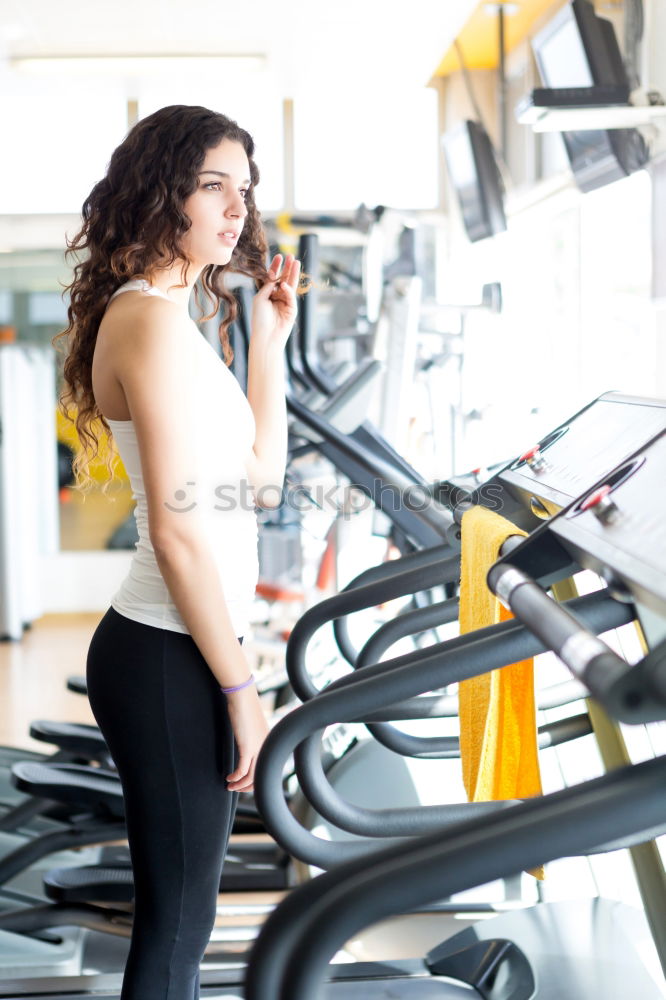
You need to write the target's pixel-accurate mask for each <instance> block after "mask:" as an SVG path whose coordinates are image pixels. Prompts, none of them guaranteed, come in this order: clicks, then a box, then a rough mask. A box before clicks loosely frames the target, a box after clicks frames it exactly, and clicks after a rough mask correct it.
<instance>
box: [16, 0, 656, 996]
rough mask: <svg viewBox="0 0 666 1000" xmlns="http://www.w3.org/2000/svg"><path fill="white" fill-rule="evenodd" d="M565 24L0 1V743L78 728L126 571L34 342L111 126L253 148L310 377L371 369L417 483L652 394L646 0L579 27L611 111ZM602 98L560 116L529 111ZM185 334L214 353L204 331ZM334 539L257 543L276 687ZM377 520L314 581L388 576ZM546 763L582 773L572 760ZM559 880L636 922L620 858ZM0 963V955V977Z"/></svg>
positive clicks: (433, 13)
mask: <svg viewBox="0 0 666 1000" xmlns="http://www.w3.org/2000/svg"><path fill="white" fill-rule="evenodd" d="M569 6H570V5H569V3H562V0H515V2H508V0H507V2H500V3H489V2H483V0H482V2H478V0H456V2H455V3H453V2H448V3H446V2H441V0H412V2H411V3H410V4H409V5H407V6H405V5H404V4H398V3H396V2H393V0H384V2H380V0H365V2H361V3H359V2H351V0H338V2H337V3H334V4H332V3H331V4H325V3H320V2H318V0H315V2H309V3H305V2H303V0H289V2H287V3H274V2H268V0H256V2H255V3H254V4H252V5H251V6H250V7H243V6H242V5H238V4H232V3H229V2H228V0H227V2H220V0H217V2H215V3H213V2H210V0H192V2H191V3H190V4H188V5H187V6H186V7H184V6H183V5H180V4H176V3H172V2H165V0H161V2H160V3H158V2H157V0H135V2H133V3H129V2H127V0H115V2H114V3H109V2H108V0H99V2H94V3H82V2H80V0H59V2H57V3H53V2H47V0H23V2H22V3H20V4H19V2H18V0H5V2H4V4H3V5H2V7H1V8H0V108H1V109H2V119H1V120H2V124H3V130H4V136H5V140H4V143H3V153H2V156H1V157H0V216H1V217H0V340H1V341H2V344H1V345H0V361H4V360H5V358H6V356H7V355H8V354H9V353H10V352H14V354H15V353H16V351H17V349H21V350H22V351H23V352H24V354H23V356H24V358H25V359H27V361H26V363H25V364H23V365H22V364H20V363H19V364H17V365H16V366H15V367H14V366H13V363H12V364H9V363H7V364H5V365H4V366H2V367H0V421H1V422H2V439H1V445H0V455H1V458H0V462H1V467H0V534H1V538H0V563H1V565H0V574H1V579H0V607H1V608H2V614H3V622H2V630H3V635H4V637H5V639H6V642H4V643H3V644H2V646H1V647H0V696H1V705H0V742H1V743H3V744H11V745H12V746H17V747H23V748H25V749H26V750H30V751H31V752H35V751H39V752H43V751H44V744H43V743H38V742H37V741H36V740H34V739H32V738H31V736H30V735H29V725H30V722H31V721H32V720H33V719H34V718H38V717H53V718H59V719H63V720H64V719H67V720H69V721H72V722H74V721H79V722H90V721H91V716H90V713H89V710H88V708H87V706H86V704H85V701H84V699H82V698H81V697H80V696H77V695H76V694H74V693H72V692H67V691H66V690H65V687H64V681H65V679H66V677H67V676H68V675H69V674H72V673H81V672H83V667H84V656H85V650H86V645H87V640H88V638H89V636H90V634H91V633H92V631H93V629H94V626H95V624H96V622H97V620H98V619H99V617H100V615H101V613H102V612H103V611H104V610H105V608H106V606H107V605H108V598H109V596H110V594H111V593H113V591H114V590H115V589H116V588H117V586H118V584H119V583H120V581H121V580H122V578H123V577H124V576H125V574H126V572H127V568H128V565H129V561H130V559H131V555H132V547H133V542H132V535H131V511H132V507H133V502H132V496H131V490H130V488H129V484H128V481H127V478H126V476H125V475H124V472H123V470H122V467H120V468H119V471H118V476H117V479H116V481H115V482H114V484H113V488H112V490H111V493H110V495H108V496H107V495H105V494H103V493H102V491H101V482H102V475H103V468H104V465H103V463H99V467H98V471H97V480H98V482H97V487H96V488H95V489H94V490H93V491H92V492H91V493H90V494H89V495H88V496H87V497H86V498H85V499H84V498H83V497H82V496H81V495H80V494H79V493H78V492H77V491H76V490H74V489H72V488H71V477H68V468H67V466H68V461H69V457H71V452H70V451H69V449H71V448H75V447H76V440H75V438H73V437H72V431H71V427H68V426H67V425H66V424H65V423H64V422H63V420H62V418H61V417H60V416H59V415H58V414H57V412H56V394H57V391H58V390H59V387H60V374H59V366H60V365H61V361H59V360H58V359H57V358H56V356H55V352H54V351H53V349H52V347H51V338H52V337H53V336H54V335H55V334H56V333H57V332H59V331H60V330H61V329H63V328H64V326H66V322H67V320H66V308H67V302H66V299H63V295H62V288H63V286H64V285H65V284H66V283H67V282H68V281H69V280H70V278H69V275H70V269H69V268H70V265H69V264H68V263H67V261H66V260H65V257H64V243H65V234H67V233H70V234H72V233H73V232H74V231H75V230H76V227H77V223H78V218H79V213H80V210H81V205H82V202H83V199H84V197H85V196H86V194H87V192H88V191H89V190H90V188H91V186H92V185H93V184H94V183H95V182H96V181H97V180H98V179H99V178H100V177H101V176H102V174H103V171H104V169H105V165H106V163H107V161H108V158H109V155H110V153H111V151H112V150H113V149H114V148H115V146H116V145H117V144H118V143H119V142H120V141H121V139H122V138H123V136H124V134H125V132H126V130H127V128H128V127H130V126H131V125H132V124H133V123H134V122H136V121H137V120H138V119H140V118H142V117H144V116H145V115H147V114H150V113H151V112H153V111H154V110H156V109H157V108H159V107H162V106H165V105H168V104H173V103H181V104H202V105H205V106H209V107H212V108H214V109H216V110H220V111H222V112H224V113H225V114H228V115H229V116H231V117H233V118H235V119H236V120H237V121H238V122H239V123H240V124H241V125H243V126H244V127H245V128H247V129H248V130H249V131H250V133H251V134H252V135H253V137H254V138H255V142H256V160H257V163H258V165H259V167H260V170H261V175H262V179H261V183H260V186H259V188H258V190H257V203H258V206H259V208H260V210H261V213H262V217H263V220H264V223H265V225H266V228H267V232H268V234H269V238H270V241H271V244H272V245H274V246H275V247H279V248H280V249H281V250H283V251H284V250H297V249H298V247H299V240H301V238H302V237H303V235H304V234H314V236H315V237H316V245H317V248H318V265H317V274H316V277H317V296H316V317H315V321H314V326H313V330H314V336H313V342H312V343H311V345H310V348H311V350H312V351H314V354H315V355H316V357H317V363H318V364H320V365H322V366H326V365H331V366H332V365H342V366H346V369H345V372H346V374H349V373H350V372H351V371H353V370H354V368H355V367H356V366H357V365H358V364H359V363H360V362H365V361H368V360H369V359H374V360H377V361H379V362H380V366H381V370H382V374H381V375H380V377H379V378H378V379H376V380H375V381H374V382H373V391H372V392H368V394H367V397H364V400H365V402H364V405H366V407H367V413H368V415H369V416H370V417H371V419H373V420H374V422H375V423H376V424H377V425H378V426H379V427H380V428H381V429H382V430H383V432H384V434H385V436H386V437H387V439H388V440H389V442H390V443H391V445H392V446H393V447H394V448H395V449H396V450H397V451H398V452H400V453H401V454H402V455H404V456H405V457H406V459H407V460H408V462H409V463H410V464H411V465H412V466H414V467H415V468H417V469H418V470H419V471H420V472H421V473H422V474H423V475H424V476H425V477H426V478H427V479H428V480H429V481H432V480H436V479H443V478H445V477H451V476H453V477H455V476H464V475H466V474H468V473H469V472H470V470H476V473H475V475H476V477H477V481H479V482H480V481H483V479H484V477H485V475H486V474H487V472H486V470H488V469H489V468H491V467H494V466H496V465H497V464H498V463H501V462H502V461H503V460H507V459H508V458H510V457H512V456H515V455H520V454H522V453H523V452H524V451H525V449H526V448H527V447H529V446H530V445H531V444H533V443H534V442H536V441H538V440H539V439H540V438H542V437H543V435H544V434H546V433H547V432H548V431H549V430H551V429H552V428H554V427H557V426H558V425H559V424H561V423H562V421H563V420H565V419H566V418H568V417H569V416H570V415H571V414H574V413H576V412H577V411H578V410H580V409H581V408H582V407H584V406H586V405H587V404H588V403H589V402H590V401H591V400H593V399H594V398H595V397H597V396H599V395H601V394H603V393H605V392H608V391H617V392H620V393H622V394H626V395H628V396H639V397H646V398H651V399H664V398H666V235H665V233H666V226H665V221H664V220H665V218H666V106H665V105H664V98H665V96H666V61H665V60H664V57H663V53H664V50H665V49H664V46H665V44H666V3H664V2H663V0H642V2H641V0H596V2H595V4H594V9H595V10H596V13H597V15H599V16H600V17H602V18H603V19H605V20H606V21H607V22H610V24H612V26H613V28H614V34H615V37H616V39H617V42H618V45H619V49H620V52H621V55H622V60H623V67H624V73H625V75H626V93H623V91H622V85H621V84H620V83H619V82H618V81H616V90H615V92H613V93H611V91H613V86H612V85H611V83H612V81H609V80H602V81H600V80H597V79H592V78H588V77H589V72H590V70H589V66H588V63H586V62H585V58H586V56H589V53H588V52H586V51H585V50H584V48H582V49H581V48H580V46H581V42H580V40H578V41H577V40H576V39H573V38H569V37H568V36H566V37H565V33H563V34H562V36H561V38H562V39H564V41H561V46H564V48H562V47H560V49H559V50H558V48H557V44H556V43H553V44H552V45H551V46H550V48H549V41H552V38H554V37H555V36H554V35H552V34H551V35H549V32H550V29H551V27H552V25H553V24H556V23H558V18H560V19H561V18H562V16H563V12H564V11H565V8H569ZM567 39H568V40H567ZM583 40H584V39H583ZM566 45H570V48H568V49H567V48H566ZM576 45H578V47H576ZM586 73H587V74H588V75H587V76H586ZM549 74H550V78H548V75H549ZM600 83H601V84H604V85H606V86H607V91H606V92H605V93H602V94H601V96H599V94H595V96H594V98H591V97H588V98H587V99H583V98H581V96H580V94H578V96H577V95H576V94H573V95H572V94H569V95H568V96H567V97H566V99H565V98H564V97H562V98H561V102H560V104H557V102H555V106H548V100H547V99H546V98H544V97H543V92H541V93H542V96H541V97H539V93H540V91H539V90H538V89H537V88H590V89H594V85H597V84H600ZM540 100H541V101H543V102H545V103H544V104H540V103H539V101H540ZM551 104H553V102H552V100H551ZM582 105H585V106H584V107H583V106H582ZM558 115H559V117H558ZM567 115H568V116H569V117H568V118H567V117H566V116H567ZM618 115H619V116H621V117H620V118H619V117H618ZM577 116H578V117H577ZM585 116H587V117H585ZM618 121H620V123H621V125H622V128H621V129H619V130H618V129H616V125H617V123H618ZM470 122H471V123H472V124H471V125H470V124H469V123H470ZM575 136H577V137H578V140H579V142H580V143H581V144H582V145H583V146H585V144H586V143H587V145H586V146H585V150H584V151H583V152H581V149H580V145H579V147H576V140H575V138H574V139H572V137H575ZM581 136H583V139H581ZM619 136H622V137H623V141H622V142H620V141H619V139H618V138H617V137H619ZM566 137H568V141H567V138H566ZM585 137H587V138H585ZM609 137H611V138H609ZM242 286H243V282H242V281H241V282H239V287H242ZM203 333H204V335H206V336H207V337H209V339H210V340H211V343H213V344H216V342H217V341H216V324H215V323H214V322H212V323H208V324H206V325H205V327H204V330H203ZM324 465H325V463H324ZM63 466H64V468H63ZM298 474H299V476H301V477H302V481H303V482H304V483H305V484H306V485H307V486H308V489H309V490H310V491H311V492H314V490H315V488H316V487H317V486H321V485H322V484H330V482H331V481H333V482H334V483H337V482H338V480H337V479H336V478H335V477H333V480H331V477H330V473H329V471H327V470H326V469H325V470H324V471H322V469H321V468H320V467H319V466H318V465H316V463H315V465H313V466H312V467H310V466H307V467H301V468H300V472H299V473H298ZM308 476H309V478H308ZM128 518H129V521H128ZM332 520H333V516H332V514H331V511H330V510H329V509H320V508H319V507H318V506H317V505H316V504H310V505H306V509H305V510H303V511H301V512H300V519H299V523H298V525H295V524H293V523H288V524H282V525H277V524H276V523H275V522H274V521H272V520H271V518H270V517H269V518H267V519H266V523H264V524H263V525H262V549H261V557H262V580H263V581H264V583H265V585H266V586H265V590H264V592H263V593H262V595H260V596H259V597H258V599H257V612H256V619H257V624H256V634H255V636H254V638H253V637H252V636H250V637H249V640H248V641H247V643H246V646H247V648H248V650H249V653H248V655H249V656H250V657H252V656H254V657H255V658H256V661H257V663H263V662H265V661H270V662H271V663H272V664H273V666H274V668H275V669H279V668H280V667H281V666H282V665H283V661H284V641H285V636H286V635H287V634H288V632H289V630H290V628H291V626H292V625H293V622H294V621H295V619H296V618H297V617H298V614H299V613H300V612H301V611H302V610H303V609H304V608H305V607H306V606H308V605H309V604H312V603H314V602H315V600H316V599H320V597H321V596H322V593H326V590H325V588H324V590H323V591H322V590H321V589H320V590H318V589H317V584H318V583H321V579H322V557H323V556H324V554H325V552H327V541H328V539H329V537H330V534H329V529H330V526H331V522H332ZM378 520H379V519H378V517H377V515H376V514H375V512H373V511H370V510H367V509H364V510H362V511H359V514H358V516H356V517H346V518H343V519H341V520H340V531H339V533H338V538H337V541H338V548H337V551H336V560H335V566H334V570H333V573H332V575H331V574H329V576H328V577H327V579H328V581H329V584H328V585H329V587H330V586H333V587H334V588H335V589H340V588H341V587H343V586H344V585H345V584H346V583H347V582H348V581H349V580H351V579H352V578H353V577H354V576H355V575H356V574H357V573H359V572H361V571H362V570H364V569H366V568H367V567H368V566H371V565H374V563H375V562H378V561H379V560H380V559H381V558H382V553H383V551H384V549H385V545H386V537H385V535H386V532H385V531H382V526H381V523H380V524H379V528H378ZM128 523H129V524H130V529H129V534H128ZM280 528H281V529H283V530H282V533H280V531H279V530H278V529H280ZM128 539H129V540H128ZM331 581H332V583H331ZM271 587H272V588H273V589H272V590H271ZM289 588H291V591H292V593H291V595H290V590H289ZM276 595H277V597H276ZM622 642H624V644H625V648H626V647H627V643H628V644H629V647H631V642H630V640H628V639H627V638H626V636H625V638H624V640H620V645H622ZM547 655H548V654H547ZM628 655H632V652H631V648H630V650H629V653H628ZM551 668H552V670H553V671H555V672H556V671H557V669H558V668H557V665H556V664H555V663H554V662H553V663H552V664H551ZM663 729H664V727H663V724H661V723H655V724H654V725H653V726H652V727H651V728H650V730H649V731H646V732H645V733H643V732H641V734H636V733H635V732H633V731H632V734H631V735H630V737H628V738H629V740H630V742H631V741H632V740H633V743H632V747H631V748H632V752H633V753H635V754H636V755H637V756H638V757H640V756H641V755H645V754H650V753H657V752H658V751H662V750H663V744H664V739H665V738H664V732H663ZM430 763H431V764H433V765H434V764H435V762H430ZM438 763H439V762H438ZM447 764H448V762H447ZM553 767H554V768H555V770H558V773H559V774H560V777H561V775H562V774H564V773H570V775H571V780H572V781H576V780H579V779H581V778H583V777H585V776H586V774H592V773H595V764H594V761H593V762H592V763H589V762H588V761H587V758H586V757H585V755H584V754H583V755H581V754H579V753H577V752H573V751H569V752H567V750H566V748H565V749H564V750H563V751H562V756H561V758H560V759H559V761H558V763H557V765H553ZM447 773H448V772H447ZM438 774H439V772H437V771H436V767H435V766H433V767H430V769H428V768H426V769H424V771H423V775H424V776H425V777H422V778H421V785H420V793H421V796H422V801H432V802H436V801H439V798H438V789H437V787H433V783H434V785H435V786H437V783H438V782H439V780H440V779H439V777H438V776H437V775H438ZM447 780H449V779H448V778H447ZM556 780H560V779H559V778H558V779H556V778H555V777H553V781H554V782H555V781H556ZM450 781H451V782H452V786H451V787H452V788H453V794H454V795H455V794H460V793H461V789H460V786H459V779H458V778H457V777H452V778H451V779H450ZM659 844H660V849H663V844H661V841H660V842H659ZM553 870H554V871H555V870H557V863H555V865H554V866H553ZM525 878H527V877H526V876H525ZM574 885H576V886H578V887H579V888H580V887H581V886H582V887H583V889H584V891H585V892H589V894H593V893H594V892H595V891H596V890H597V889H601V890H603V893H604V895H606V896H610V897H611V898H621V899H625V900H628V901H630V902H632V903H634V904H636V905H640V896H639V894H638V893H637V891H636V887H635V884H634V881H633V876H632V872H631V866H630V864H629V862H628V860H627V858H626V856H624V855H622V854H620V853H614V854H611V855H608V856H599V857H598V858H597V859H596V862H595V865H594V866H592V867H591V868H590V866H588V865H587V863H586V862H583V860H582V859H578V860H576V861H573V860H571V861H570V862H568V867H567V866H565V865H562V877H561V881H560V880H559V879H558V878H557V877H553V878H551V879H550V880H549V881H548V883H547V885H546V887H545V888H544V889H543V890H542V891H543V892H544V894H545V897H546V898H549V899H557V898H569V894H570V892H571V888H572V886H574ZM368 949H369V950H368V951H367V953H366V954H368V955H374V952H373V951H372V948H371V947H370V946H368ZM380 951H381V949H380ZM2 961H3V960H2V947H1V942H0V980H1V979H2V975H3V974H2V967H3V966H2ZM654 968H655V964H654V962H653V963H652V969H653V970H654ZM654 976H655V982H656V981H657V980H658V979H659V974H658V972H657V973H654Z"/></svg>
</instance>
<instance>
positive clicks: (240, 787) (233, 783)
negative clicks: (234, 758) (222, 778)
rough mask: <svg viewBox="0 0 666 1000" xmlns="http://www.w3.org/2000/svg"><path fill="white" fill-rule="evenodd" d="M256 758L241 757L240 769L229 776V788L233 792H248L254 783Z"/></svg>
mask: <svg viewBox="0 0 666 1000" xmlns="http://www.w3.org/2000/svg"><path fill="white" fill-rule="evenodd" d="M255 759H256V758H254V757H249V756H246V757H244V756H241V758H240V760H239V761H238V767H237V768H236V770H235V771H232V773H231V774H228V775H227V786H228V788H229V790H230V791H232V792H245V791H248V790H249V788H250V787H251V786H252V783H253V781H254V766H255Z"/></svg>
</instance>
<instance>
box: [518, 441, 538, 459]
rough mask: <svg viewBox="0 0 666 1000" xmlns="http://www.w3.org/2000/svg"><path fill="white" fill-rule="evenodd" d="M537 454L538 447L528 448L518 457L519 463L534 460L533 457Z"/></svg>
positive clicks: (536, 445)
mask: <svg viewBox="0 0 666 1000" xmlns="http://www.w3.org/2000/svg"><path fill="white" fill-rule="evenodd" d="M538 454H539V445H538V444H535V445H534V447H533V448H530V450H529V451H526V452H525V454H524V455H521V456H520V461H521V462H529V460H530V459H531V458H534V456H535V455H538Z"/></svg>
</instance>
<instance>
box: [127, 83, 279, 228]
mask: <svg viewBox="0 0 666 1000" xmlns="http://www.w3.org/2000/svg"><path fill="white" fill-rule="evenodd" d="M138 101H139V117H140V118H145V117H147V115H150V114H152V113H153V112H154V111H157V110H158V108H163V107H166V106H167V105H169V104H199V105H202V106H203V107H206V108H211V109H212V110H213V111H220V112H221V113H222V114H224V115H227V116H228V117H229V118H233V120H234V121H236V122H237V123H238V124H239V125H240V126H241V128H244V129H246V131H248V132H249V133H250V135H251V136H252V138H253V139H254V143H255V161H256V163H257V165H258V167H259V172H260V174H261V180H260V183H259V185H258V187H257V191H256V195H255V197H256V202H257V205H258V206H259V210H260V211H261V212H262V213H263V212H265V211H274V210H278V209H280V208H282V206H283V204H284V193H283V185H284V172H283V110H282V99H281V95H280V90H279V88H278V87H277V86H276V84H275V81H274V78H273V77H272V75H271V74H270V73H269V72H265V73H263V72H262V73H240V72H235V71H233V70H231V71H230V70H228V69H227V70H226V71H225V72H224V73H223V74H218V73H211V74H207V75H203V74H202V75H199V76H198V77H197V78H196V79H190V80H184V81H181V82H174V80H173V79H171V80H163V81H161V80H160V81H154V82H150V83H149V82H145V83H143V84H142V85H141V87H140V89H139V93H138Z"/></svg>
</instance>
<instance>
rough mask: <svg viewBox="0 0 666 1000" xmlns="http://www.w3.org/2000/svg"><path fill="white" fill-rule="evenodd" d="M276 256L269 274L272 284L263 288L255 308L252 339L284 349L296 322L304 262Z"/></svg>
mask: <svg viewBox="0 0 666 1000" xmlns="http://www.w3.org/2000/svg"><path fill="white" fill-rule="evenodd" d="M282 263H283V261H282V254H279V253H278V254H276V255H275V257H273V260H272V262H271V266H270V269H269V271H268V281H267V282H266V284H265V285H264V286H263V288H260V289H259V291H258V292H257V294H256V295H255V297H254V301H253V304H252V338H253V339H254V338H255V337H257V338H259V339H261V340H262V341H263V340H265V341H267V342H268V343H271V344H275V345H276V346H278V347H280V348H284V346H285V344H286V343H287V340H288V339H289V334H290V333H291V329H292V327H293V325H294V322H295V320H296V313H297V309H296V289H297V288H298V279H299V277H300V273H301V262H300V261H299V260H296V258H295V257H294V255H293V254H290V253H289V254H287V256H286V257H285V258H284V266H282Z"/></svg>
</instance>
